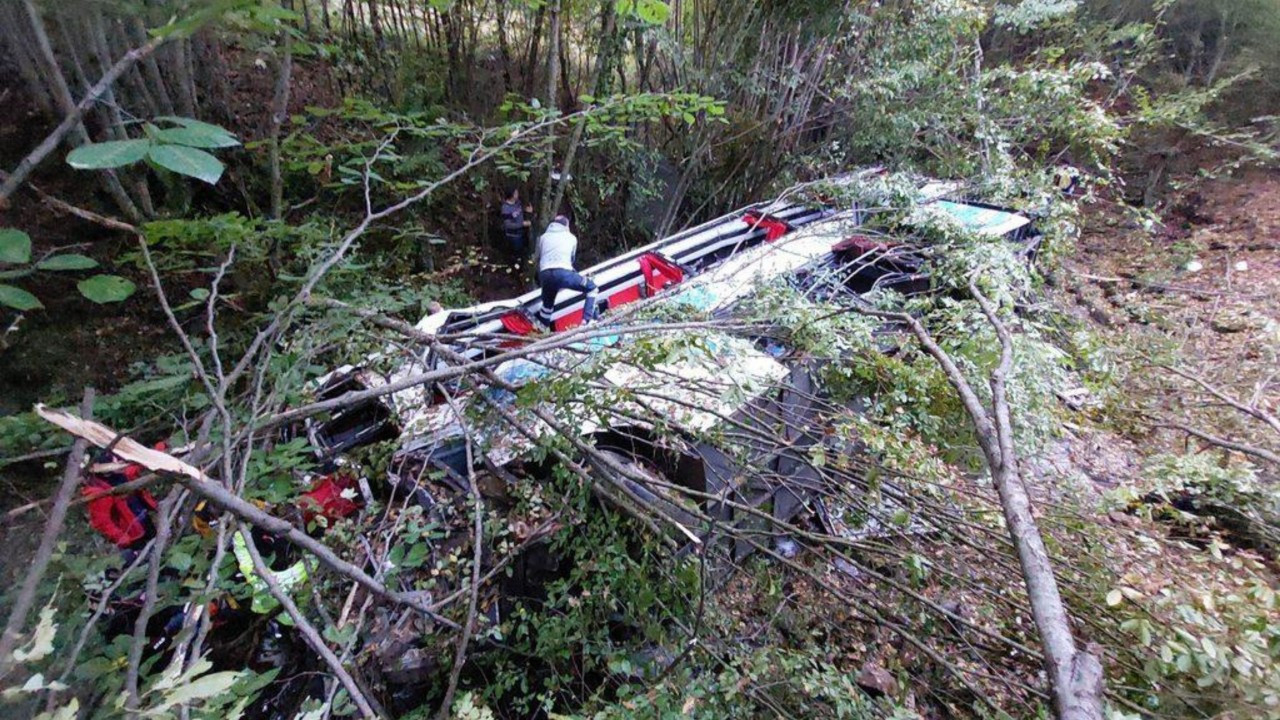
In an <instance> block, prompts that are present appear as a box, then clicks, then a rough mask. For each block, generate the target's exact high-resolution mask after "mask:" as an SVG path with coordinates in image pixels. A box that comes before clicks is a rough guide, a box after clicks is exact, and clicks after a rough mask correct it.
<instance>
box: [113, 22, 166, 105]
mask: <svg viewBox="0 0 1280 720" xmlns="http://www.w3.org/2000/svg"><path fill="white" fill-rule="evenodd" d="M129 28H130V29H132V30H133V41H132V42H130V43H129V44H130V45H146V44H147V29H146V28H145V27H143V26H142V20H140V19H139V18H136V17H135V18H133V19H132V20H131V21H130V22H129ZM125 35H126V37H127V36H128V33H127V32H126V33H125ZM141 65H142V69H143V70H144V71H145V72H146V77H147V81H148V88H149V89H150V90H151V92H152V94H153V95H154V96H155V98H156V104H157V105H158V107H159V109H160V111H161V112H163V113H164V114H165V115H172V114H173V112H174V108H175V107H176V106H175V105H174V104H173V99H172V98H170V97H169V89H168V88H166V87H165V84H164V76H163V75H161V74H160V65H159V64H157V63H156V56H155V55H154V54H152V55H149V56H148V57H147V59H146V60H143V61H142V63H141Z"/></svg>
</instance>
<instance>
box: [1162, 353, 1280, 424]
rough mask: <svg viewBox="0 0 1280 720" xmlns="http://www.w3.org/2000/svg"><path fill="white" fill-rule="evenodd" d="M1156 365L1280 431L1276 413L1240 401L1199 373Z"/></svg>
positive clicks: (1279, 421) (1170, 366)
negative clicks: (1194, 373)
mask: <svg viewBox="0 0 1280 720" xmlns="http://www.w3.org/2000/svg"><path fill="white" fill-rule="evenodd" d="M1156 367H1158V368H1161V369H1163V370H1166V371H1168V372H1171V373H1173V374H1174V375H1177V376H1178V377H1180V378H1182V379H1183V380H1190V381H1191V382H1193V383H1195V384H1196V385H1199V386H1200V387H1201V388H1203V389H1204V391H1205V392H1207V393H1209V394H1210V395H1212V396H1214V397H1215V398H1217V399H1218V400H1221V401H1222V402H1224V403H1226V404H1227V405H1230V406H1231V407H1233V408H1235V409H1236V410H1239V411H1240V412H1242V413H1244V414H1245V415H1248V416H1249V417H1251V418H1253V419H1255V420H1258V421H1260V422H1262V423H1264V424H1266V425H1267V426H1269V427H1270V428H1271V429H1272V430H1274V431H1276V432H1277V433H1280V418H1277V417H1276V416H1275V415H1272V414H1271V413H1269V412H1267V411H1266V410H1263V409H1261V408H1257V407H1254V406H1252V405H1247V404H1245V403H1243V402H1240V401H1239V400H1237V399H1235V398H1233V397H1231V396H1230V395H1227V394H1226V393H1225V392H1223V391H1222V390H1221V389H1220V388H1218V387H1217V386H1215V385H1213V384H1211V383H1209V382H1208V381H1207V380H1205V379H1204V378H1202V377H1200V376H1198V375H1193V374H1192V373H1189V372H1186V371H1185V370H1179V369H1178V368H1176V367H1173V366H1172V365H1156Z"/></svg>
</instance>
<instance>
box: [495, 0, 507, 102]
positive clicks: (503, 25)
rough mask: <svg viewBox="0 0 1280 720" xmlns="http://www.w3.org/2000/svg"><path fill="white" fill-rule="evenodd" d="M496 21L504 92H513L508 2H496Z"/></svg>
mask: <svg viewBox="0 0 1280 720" xmlns="http://www.w3.org/2000/svg"><path fill="white" fill-rule="evenodd" d="M494 21H495V24H496V25H497V30H498V53H499V55H500V57H501V58H502V92H503V94H506V93H509V92H511V44H510V42H509V41H508V39H507V2H506V0H494Z"/></svg>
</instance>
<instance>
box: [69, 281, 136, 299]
mask: <svg viewBox="0 0 1280 720" xmlns="http://www.w3.org/2000/svg"><path fill="white" fill-rule="evenodd" d="M76 287H77V288H78V289H79V290H80V294H81V295H83V296H85V297H86V298H88V299H90V300H92V301H94V302H96V303H98V304H99V305H103V304H106V303H114V302H120V301H121V300H126V299H128V297H129V296H130V295H132V294H133V292H134V291H135V290H137V286H136V285H134V284H133V282H132V281H130V280H129V279H128V278H122V277H120V276H119V275H94V276H93V277H91V278H89V279H87V280H81V281H80V282H78V283H76Z"/></svg>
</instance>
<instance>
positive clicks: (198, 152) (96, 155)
mask: <svg viewBox="0 0 1280 720" xmlns="http://www.w3.org/2000/svg"><path fill="white" fill-rule="evenodd" d="M156 122H163V123H167V124H170V125H176V126H177V127H169V128H164V129H161V128H159V127H158V126H156V125H153V124H150V123H148V124H146V125H144V126H143V131H144V133H145V134H146V137H145V138H141V139H136V140H110V141H107V142H101V143H93V144H89V145H84V146H81V147H78V148H76V149H75V150H72V151H71V152H70V153H69V154H68V155H67V164H69V165H70V166H71V167H73V168H76V169H77V170H104V169H114V168H120V167H126V166H129V165H133V164H134V163H137V162H139V161H141V160H143V159H146V160H147V161H149V162H151V163H153V164H154V165H155V166H156V167H160V168H164V169H166V170H170V171H173V172H175V173H177V174H179V175H185V176H187V177H191V178H195V179H196V180H200V181H202V182H206V183H208V184H210V185H213V184H215V183H217V182H218V180H219V179H220V178H221V177H222V171H223V169H224V166H223V164H222V162H221V161H220V160H218V158H216V157H214V156H213V155H212V154H210V153H208V152H205V150H204V149H202V148H227V147H234V146H237V145H239V144H240V141H239V140H237V139H236V138H235V136H234V135H232V134H231V133H229V132H227V131H226V130H224V129H222V128H220V127H218V126H217V125H211V124H209V123H205V122H200V121H199V120H194V119H191V118H182V117H170V116H165V117H159V118H156Z"/></svg>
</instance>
